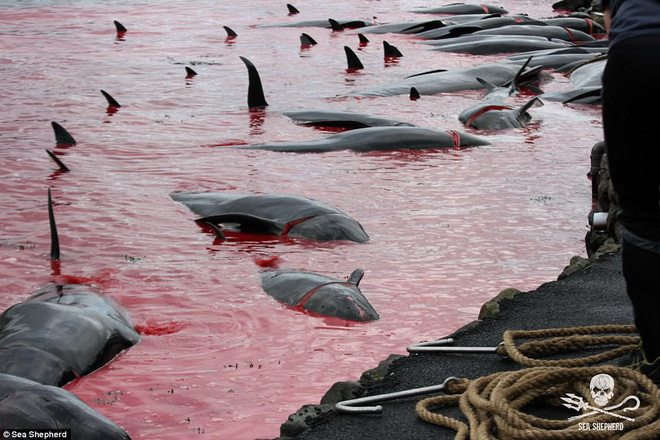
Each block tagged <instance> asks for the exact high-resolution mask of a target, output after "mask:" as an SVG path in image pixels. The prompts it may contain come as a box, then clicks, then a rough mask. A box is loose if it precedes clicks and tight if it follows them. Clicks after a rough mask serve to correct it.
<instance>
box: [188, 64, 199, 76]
mask: <svg viewBox="0 0 660 440" xmlns="http://www.w3.org/2000/svg"><path fill="white" fill-rule="evenodd" d="M196 75H197V72H195V71H194V70H193V69H191V68H190V67H188V66H186V76H188V77H191V76H196Z"/></svg>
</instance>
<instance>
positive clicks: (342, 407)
mask: <svg viewBox="0 0 660 440" xmlns="http://www.w3.org/2000/svg"><path fill="white" fill-rule="evenodd" d="M451 380H459V379H458V378H457V377H453V376H451V377H448V378H447V379H445V381H444V382H442V384H440V385H431V386H428V387H423V388H414V389H412V390H405V391H397V392H394V393H387V394H379V395H376V396H369V397H360V398H359V399H351V400H344V401H342V402H338V403H336V404H335V409H336V410H337V411H339V412H342V413H347V414H381V413H382V412H383V407H382V406H380V405H376V406H359V405H362V404H368V403H379V402H387V401H389V400H394V399H401V398H404V397H413V396H419V395H421V394H428V393H434V392H436V391H443V390H444V389H445V386H446V385H447V383H449V381H451Z"/></svg>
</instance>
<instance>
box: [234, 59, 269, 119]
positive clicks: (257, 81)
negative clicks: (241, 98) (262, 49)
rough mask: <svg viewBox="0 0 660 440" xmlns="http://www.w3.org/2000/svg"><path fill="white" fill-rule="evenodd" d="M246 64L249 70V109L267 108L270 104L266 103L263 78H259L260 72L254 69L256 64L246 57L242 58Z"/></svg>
mask: <svg viewBox="0 0 660 440" xmlns="http://www.w3.org/2000/svg"><path fill="white" fill-rule="evenodd" d="M240 58H241V60H243V63H245V67H247V70H248V79H249V84H248V98H247V101H248V107H250V108H258V107H267V106H268V103H267V102H266V97H265V96H264V88H263V87H262V85H261V78H260V77H259V72H258V71H257V68H256V67H254V64H252V62H251V61H250V60H248V59H247V58H245V57H240Z"/></svg>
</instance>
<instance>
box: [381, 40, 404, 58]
mask: <svg viewBox="0 0 660 440" xmlns="http://www.w3.org/2000/svg"><path fill="white" fill-rule="evenodd" d="M383 50H384V52H385V56H386V57H402V56H403V54H402V53H401V51H400V50H399V49H397V48H396V46H392V45H391V44H390V43H388V42H387V41H385V40H383Z"/></svg>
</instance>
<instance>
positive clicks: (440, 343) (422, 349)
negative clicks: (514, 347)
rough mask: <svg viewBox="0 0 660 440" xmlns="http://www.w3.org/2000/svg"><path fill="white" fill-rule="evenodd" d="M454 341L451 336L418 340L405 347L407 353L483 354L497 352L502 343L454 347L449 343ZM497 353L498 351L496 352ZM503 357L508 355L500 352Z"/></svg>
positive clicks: (505, 357)
mask: <svg viewBox="0 0 660 440" xmlns="http://www.w3.org/2000/svg"><path fill="white" fill-rule="evenodd" d="M453 343H454V340H453V339H452V338H444V339H438V340H437V341H428V342H418V343H416V344H412V345H409V346H408V347H406V350H408V352H409V353H474V354H485V353H498V351H497V350H498V348H499V347H500V346H502V345H504V342H500V343H499V344H498V345H497V347H455V346H453V345H451V344H453ZM498 354H499V353H498ZM500 356H501V357H502V358H504V359H507V358H508V357H507V356H506V355H502V354H500Z"/></svg>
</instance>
